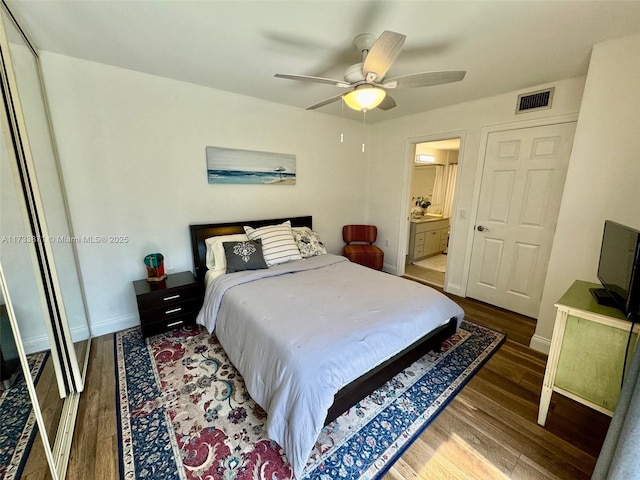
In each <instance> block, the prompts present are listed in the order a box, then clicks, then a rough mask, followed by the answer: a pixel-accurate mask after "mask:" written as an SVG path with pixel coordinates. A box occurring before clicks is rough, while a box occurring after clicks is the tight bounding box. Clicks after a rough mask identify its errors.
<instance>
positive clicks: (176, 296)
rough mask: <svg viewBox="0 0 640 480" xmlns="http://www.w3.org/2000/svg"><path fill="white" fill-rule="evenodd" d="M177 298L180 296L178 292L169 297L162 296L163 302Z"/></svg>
mask: <svg viewBox="0 0 640 480" xmlns="http://www.w3.org/2000/svg"><path fill="white" fill-rule="evenodd" d="M178 298H180V294H178V295H171V296H170V297H165V298H163V300H164V301H165V302H167V301H169V300H176V299H178Z"/></svg>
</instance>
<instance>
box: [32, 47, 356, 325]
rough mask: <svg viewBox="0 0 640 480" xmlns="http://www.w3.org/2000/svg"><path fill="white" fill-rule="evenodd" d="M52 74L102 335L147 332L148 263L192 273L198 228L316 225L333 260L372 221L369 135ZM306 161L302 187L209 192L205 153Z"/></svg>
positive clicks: (57, 62) (201, 90) (134, 80)
mask: <svg viewBox="0 0 640 480" xmlns="http://www.w3.org/2000/svg"><path fill="white" fill-rule="evenodd" d="M41 60H42V67H43V72H44V78H45V85H46V90H47V95H48V99H49V104H50V108H51V115H52V120H53V126H54V132H55V136H56V140H57V143H58V150H59V155H60V162H61V167H62V175H63V178H64V182H65V186H66V191H67V195H68V201H69V207H70V213H71V220H72V223H73V228H74V231H75V234H76V235H77V236H85V235H87V236H93V237H95V236H107V237H109V236H116V237H126V238H127V241H126V242H124V243H107V244H95V243H88V242H80V243H79V244H78V245H77V247H78V254H79V260H80V268H81V272H82V277H83V280H84V287H85V292H86V297H87V304H88V309H89V315H90V322H91V326H92V332H93V334H94V335H100V334H104V333H107V332H112V331H115V330H119V329H121V328H125V327H128V326H133V325H136V324H138V316H137V309H136V302H135V296H134V293H133V287H132V286H131V281H132V280H136V279H140V278H144V277H145V271H144V265H143V263H142V259H143V257H144V256H145V255H146V254H148V253H151V252H156V251H157V252H161V253H162V254H163V255H164V256H165V262H166V263H165V267H166V268H167V269H174V270H175V271H176V272H177V271H182V270H192V269H193V262H192V258H191V253H190V244H189V234H188V225H189V224H190V223H198V222H202V223H207V222H218V221H220V222H222V221H232V220H253V219H261V218H271V217H273V218H279V217H286V216H297V215H313V220H314V228H315V229H316V230H317V231H318V232H319V233H320V236H321V238H323V239H324V240H325V242H326V244H327V249H328V250H329V251H330V252H333V253H338V252H339V251H340V250H341V248H342V245H343V242H342V237H341V228H342V225H343V224H346V223H360V222H362V221H364V203H365V189H366V185H365V182H366V174H367V172H366V155H365V154H363V153H362V152H361V141H362V133H361V128H362V126H361V124H360V123H359V122H352V121H345V122H344V129H345V131H344V133H345V135H344V137H345V143H343V144H341V143H340V128H341V124H342V122H340V119H337V118H336V117H334V116H328V115H325V114H322V113H318V112H307V111H305V110H301V109H296V108H292V107H287V106H282V105H278V104H275V103H271V102H266V101H261V100H257V99H253V98H249V97H244V96H240V95H236V94H231V93H228V92H223V91H219V90H213V89H210V88H205V87H201V86H197V85H193V84H189V83H185V82H179V81H174V80H169V79H165V78H161V77H156V76H152V75H147V74H142V73H139V72H134V71H130V70H125V69H121V68H115V67H111V66H107V65H103V64H98V63H93V62H88V61H85V60H80V59H76V58H71V57H67V56H62V55H58V54H53V53H50V52H42V54H41ZM208 145H212V146H223V147H230V148H241V149H248V150H261V151H270V152H280V153H290V154H294V155H296V160H297V183H296V185H293V186H287V185H210V184H208V183H207V178H206V159H205V147H206V146H208Z"/></svg>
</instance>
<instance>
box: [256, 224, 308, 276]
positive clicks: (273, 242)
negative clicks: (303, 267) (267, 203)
mask: <svg viewBox="0 0 640 480" xmlns="http://www.w3.org/2000/svg"><path fill="white" fill-rule="evenodd" d="M244 231H245V232H246V234H247V235H248V236H249V239H250V240H258V239H259V240H261V241H262V254H263V255H264V260H265V262H267V265H268V266H270V267H271V266H272V265H278V264H279V263H286V262H290V261H292V260H302V255H300V250H298V246H297V245H296V241H295V240H294V238H293V234H292V233H291V222H290V221H289V220H287V221H286V222H284V223H281V224H280V225H269V226H267V227H260V228H251V227H247V226H245V227H244Z"/></svg>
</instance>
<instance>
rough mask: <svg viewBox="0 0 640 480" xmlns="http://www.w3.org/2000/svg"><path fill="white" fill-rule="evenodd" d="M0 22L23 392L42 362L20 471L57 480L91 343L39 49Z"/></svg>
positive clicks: (9, 281) (3, 229)
mask: <svg viewBox="0 0 640 480" xmlns="http://www.w3.org/2000/svg"><path fill="white" fill-rule="evenodd" d="M0 16H1V20H2V21H1V22H0V52H1V60H2V70H1V72H0V73H1V77H2V99H3V107H4V108H3V112H2V114H1V115H0V116H1V117H2V136H1V137H0V140H1V141H2V145H1V154H2V158H1V159H0V160H1V162H2V165H1V167H0V182H1V195H2V198H1V202H2V203H1V212H0V237H1V240H2V243H0V264H1V266H2V271H3V272H4V281H3V285H4V290H5V293H6V295H3V304H4V305H5V310H6V311H7V314H8V315H7V316H8V318H9V319H10V320H11V319H12V317H13V319H12V320H11V321H12V322H13V325H14V327H15V328H14V329H13V330H14V331H12V333H13V335H12V336H13V337H14V339H15V341H16V347H15V348H16V351H17V352H18V353H19V354H20V355H19V356H20V361H21V365H22V371H23V374H24V377H25V378H24V381H25V382H26V384H27V385H28V384H29V383H30V382H32V378H31V377H32V375H27V374H26V373H25V372H29V371H30V369H31V368H32V367H31V366H30V365H31V364H33V362H34V361H36V360H34V357H37V356H39V355H41V354H44V359H43V360H42V363H43V364H42V369H41V370H38V374H37V375H35V376H34V378H35V380H37V381H35V382H33V387H34V388H33V392H32V393H33V395H34V398H32V399H31V400H32V402H31V403H32V406H33V409H34V411H35V412H36V417H38V416H40V417H41V418H42V422H41V423H42V425H38V426H39V430H40V435H41V439H39V440H35V441H34V442H33V449H32V451H31V455H30V456H29V458H28V459H27V461H26V463H25V464H24V465H23V467H24V468H25V469H26V470H25V471H28V470H29V468H32V469H33V470H34V471H35V470H37V469H38V468H42V466H43V465H44V466H47V464H49V466H50V467H51V475H52V476H53V477H54V478H58V477H59V478H63V477H64V471H65V470H66V464H67V460H68V454H69V449H70V445H71V439H72V432H73V427H74V424H75V415H76V412H77V407H78V397H79V394H80V392H81V391H82V389H83V385H84V376H85V372H86V368H87V361H88V358H89V347H90V337H91V335H90V329H89V322H88V315H87V312H86V307H85V301H84V294H83V291H82V282H81V277H80V272H79V268H78V262H77V257H76V251H75V243H74V241H73V239H74V235H73V230H72V228H71V222H70V220H69V216H68V209H67V205H66V199H65V195H64V187H63V182H62V177H61V175H60V171H59V164H58V159H57V154H56V149H55V143H54V140H53V136H52V133H51V128H50V123H49V115H48V111H47V104H46V97H45V94H44V90H43V87H42V82H41V76H40V68H39V62H38V55H37V51H36V50H35V48H33V46H32V45H31V44H30V43H29V41H28V39H27V37H26V35H25V34H24V32H23V31H22V30H21V29H20V28H19V26H18V25H17V23H16V22H15V20H14V19H13V17H12V16H11V15H10V12H9V11H8V10H7V9H6V6H5V5H4V3H3V4H2V6H1V7H0ZM5 329H6V327H5ZM5 337H7V336H5V334H4V333H3V335H2V338H3V339H5ZM3 341H8V340H6V339H5V340H3ZM0 347H2V345H0ZM7 348H9V347H7ZM30 362H31V363H30ZM0 407H1V405H0ZM40 417H38V418H40ZM43 452H44V455H42V453H43ZM32 457H33V458H32ZM45 457H46V460H47V461H43V460H44V459H45Z"/></svg>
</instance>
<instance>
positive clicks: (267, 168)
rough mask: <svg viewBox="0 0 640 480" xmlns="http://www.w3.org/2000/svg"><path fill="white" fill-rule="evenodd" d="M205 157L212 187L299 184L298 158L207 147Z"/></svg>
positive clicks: (208, 177) (281, 154) (284, 154)
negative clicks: (297, 176) (297, 182)
mask: <svg viewBox="0 0 640 480" xmlns="http://www.w3.org/2000/svg"><path fill="white" fill-rule="evenodd" d="M206 153H207V179H208V182H209V183H230V184H240V183H252V184H262V185H295V183H296V156H295V155H290V154H286V153H271V152H257V151H253V150H239V149H235V148H222V147H207V148H206Z"/></svg>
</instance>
